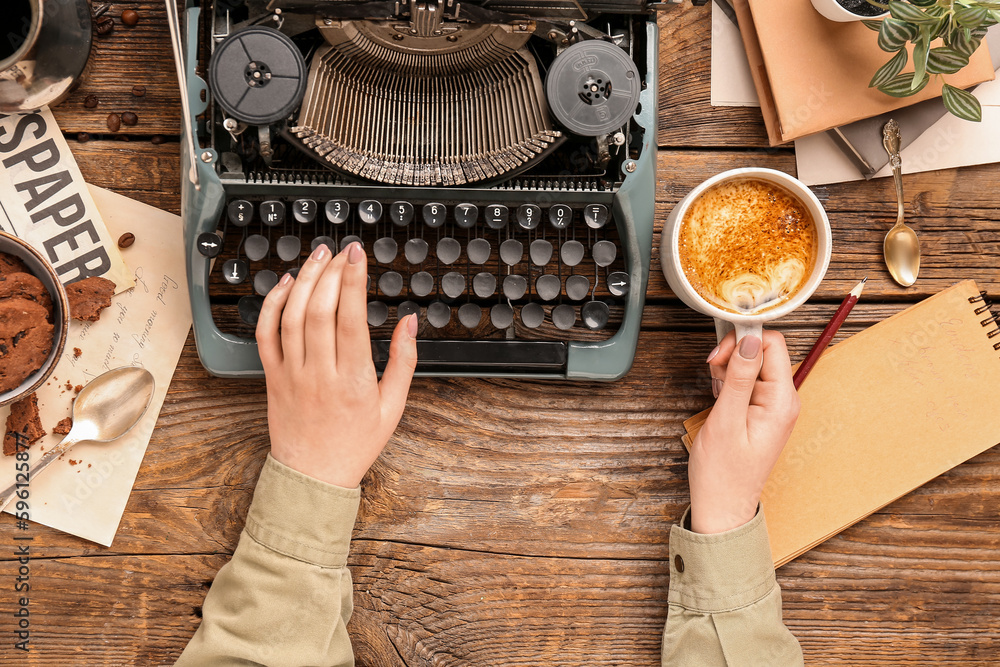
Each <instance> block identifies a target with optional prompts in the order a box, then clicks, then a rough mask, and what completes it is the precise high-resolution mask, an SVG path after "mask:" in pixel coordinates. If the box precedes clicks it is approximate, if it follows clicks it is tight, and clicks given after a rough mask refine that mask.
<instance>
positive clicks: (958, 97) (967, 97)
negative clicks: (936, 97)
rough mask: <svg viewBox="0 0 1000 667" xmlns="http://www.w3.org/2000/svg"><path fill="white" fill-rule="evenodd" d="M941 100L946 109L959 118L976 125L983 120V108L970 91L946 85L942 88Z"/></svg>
mask: <svg viewBox="0 0 1000 667" xmlns="http://www.w3.org/2000/svg"><path fill="white" fill-rule="evenodd" d="M941 98H942V100H943V101H944V108H945V109H947V110H948V111H950V112H951V113H953V114H955V115H956V116H958V117H959V118H963V119H965V120H971V121H974V122H976V123H978V122H979V121H981V120H982V119H983V108H982V107H981V106H980V105H979V100H977V99H976V97H975V96H974V95H973V94H972V93H970V92H969V91H967V90H962V89H961V88H956V87H955V86H949V85H948V84H947V83H946V84H944V86H942V88H941Z"/></svg>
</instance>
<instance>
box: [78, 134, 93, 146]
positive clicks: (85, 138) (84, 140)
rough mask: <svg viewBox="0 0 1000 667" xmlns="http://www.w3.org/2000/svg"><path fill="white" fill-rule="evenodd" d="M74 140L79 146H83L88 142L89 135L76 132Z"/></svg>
mask: <svg viewBox="0 0 1000 667" xmlns="http://www.w3.org/2000/svg"><path fill="white" fill-rule="evenodd" d="M76 140H77V141H79V142H80V143H81V144H85V143H87V142H88V141H90V135H89V134H87V133H86V132H77V134H76Z"/></svg>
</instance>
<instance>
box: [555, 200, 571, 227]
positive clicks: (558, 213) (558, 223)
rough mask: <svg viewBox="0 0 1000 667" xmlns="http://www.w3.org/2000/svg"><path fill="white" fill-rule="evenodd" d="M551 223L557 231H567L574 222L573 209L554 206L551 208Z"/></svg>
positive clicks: (560, 205) (561, 205)
mask: <svg viewBox="0 0 1000 667" xmlns="http://www.w3.org/2000/svg"><path fill="white" fill-rule="evenodd" d="M549 222H550V223H552V226H553V227H555V228H556V229H566V228H567V227H569V224H570V223H571V222H573V209H571V208H570V207H569V206H567V205H566V204H554V205H553V206H550V207H549Z"/></svg>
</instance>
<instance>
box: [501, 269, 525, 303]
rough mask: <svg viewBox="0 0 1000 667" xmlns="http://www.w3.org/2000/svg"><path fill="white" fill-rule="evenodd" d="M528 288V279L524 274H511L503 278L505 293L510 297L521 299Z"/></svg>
mask: <svg viewBox="0 0 1000 667" xmlns="http://www.w3.org/2000/svg"><path fill="white" fill-rule="evenodd" d="M527 289H528V281H527V280H525V279H524V276H518V275H509V276H505V277H504V279H503V295H504V296H505V297H507V298H508V299H512V300H517V299H520V298H521V297H522V296H524V292H525V291H526V290H527Z"/></svg>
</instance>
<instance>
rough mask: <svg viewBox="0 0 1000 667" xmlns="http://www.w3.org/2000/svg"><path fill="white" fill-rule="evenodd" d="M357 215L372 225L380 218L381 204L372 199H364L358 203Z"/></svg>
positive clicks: (362, 220)
mask: <svg viewBox="0 0 1000 667" xmlns="http://www.w3.org/2000/svg"><path fill="white" fill-rule="evenodd" d="M358 217H359V218H361V222H363V223H365V224H367V225H374V224H375V223H376V222H378V221H379V220H381V219H382V204H381V203H379V202H377V201H375V200H374V199H366V200H364V201H363V202H361V203H360V204H358Z"/></svg>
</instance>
